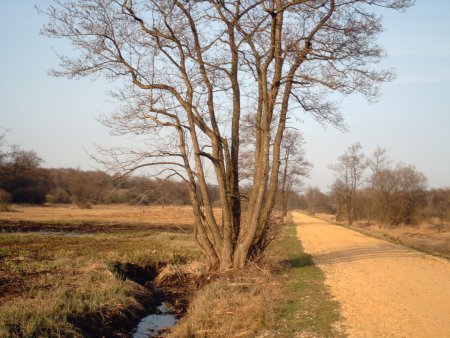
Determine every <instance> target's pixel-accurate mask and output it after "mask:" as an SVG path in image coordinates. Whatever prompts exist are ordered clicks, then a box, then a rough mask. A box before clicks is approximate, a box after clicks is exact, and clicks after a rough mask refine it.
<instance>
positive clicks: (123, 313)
mask: <svg viewBox="0 0 450 338" xmlns="http://www.w3.org/2000/svg"><path fill="white" fill-rule="evenodd" d="M9 210H10V211H8V212H2V213H0V229H1V232H0V304H1V305H0V336H1V337H32V336H35V337H37V336H48V337H57V336H70V337H97V336H112V337H114V336H115V337H124V336H125V337H126V336H129V335H130V332H131V330H132V328H133V327H134V326H135V325H136V324H137V322H138V321H139V319H140V318H141V317H143V316H144V315H146V314H148V313H150V312H152V311H154V310H155V307H156V306H157V305H158V304H160V303H161V301H166V302H168V303H169V304H170V306H171V310H172V312H173V313H174V314H175V315H176V316H177V317H179V318H181V317H182V318H181V319H180V320H179V323H178V324H177V325H176V326H175V327H174V328H173V329H172V330H169V331H167V332H166V333H165V334H166V335H168V336H170V337H186V336H195V337H224V336H240V337H254V336H255V335H269V336H270V335H274V334H276V335H277V336H280V337H291V336H292V335H294V334H295V332H299V331H301V332H309V333H311V332H313V333H314V332H316V333H321V334H322V333H326V334H331V332H333V328H332V323H333V322H334V321H335V320H337V317H338V310H337V305H336V304H334V303H333V302H332V301H331V298H330V295H329V294H328V292H327V289H326V287H325V286H324V285H323V275H322V274H321V272H320V270H319V269H318V268H316V267H315V266H314V265H313V264H312V261H311V260H310V259H309V258H308V256H307V255H306V254H304V253H302V251H301V246H300V244H299V242H297V240H296V238H295V227H293V226H282V222H279V223H278V224H279V229H278V232H279V236H278V237H277V239H276V240H275V241H274V243H273V244H274V245H272V246H271V248H270V249H269V251H268V252H267V255H266V257H264V259H262V260H261V261H259V262H258V263H252V264H250V266H249V267H248V269H247V270H246V271H230V272H229V273H224V274H220V275H219V274H215V273H211V272H208V271H207V270H206V268H205V265H204V264H203V257H202V255H201V253H200V250H199V249H198V247H197V245H196V243H195V241H194V238H193V235H192V233H193V227H192V221H193V219H192V216H191V212H190V208H188V207H167V208H163V207H159V206H151V207H137V206H126V205H122V206H94V207H93V208H92V209H78V208H76V207H72V206H70V207H67V206H65V207H64V206H52V207H34V206H14V205H13V206H9ZM217 213H220V211H219V210H217ZM304 313H306V314H307V315H304ZM236 318H239V321H237V320H236Z"/></svg>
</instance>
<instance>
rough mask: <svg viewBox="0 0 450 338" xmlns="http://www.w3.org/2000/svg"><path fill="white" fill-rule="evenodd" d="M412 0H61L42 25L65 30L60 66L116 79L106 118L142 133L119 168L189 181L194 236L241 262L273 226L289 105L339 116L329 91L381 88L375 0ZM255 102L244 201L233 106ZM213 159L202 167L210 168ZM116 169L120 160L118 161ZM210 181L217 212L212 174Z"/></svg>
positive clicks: (399, 6) (240, 109) (119, 129)
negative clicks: (113, 106) (67, 46)
mask: <svg viewBox="0 0 450 338" xmlns="http://www.w3.org/2000/svg"><path fill="white" fill-rule="evenodd" d="M411 4H412V0H371V1H367V0H324V1H309V0H289V1H288V0H257V1H255V0H233V1H231V0H230V1H217V0H203V1H186V0H83V1H81V0H78V1H76V0H72V1H62V0H55V1H54V5H53V6H50V7H49V8H48V9H47V10H44V12H45V13H46V14H47V15H48V17H49V23H48V25H46V26H45V27H44V34H47V35H48V36H51V37H55V38H64V39H68V40H70V41H71V42H72V44H73V46H74V47H75V49H76V55H75V56H62V57H61V68H60V70H59V71H55V72H54V75H57V76H69V77H80V76H89V75H94V76H105V77H106V78H108V79H110V80H121V81H122V82H121V83H125V84H124V88H123V89H122V90H118V91H116V92H115V97H116V98H117V99H118V100H119V101H120V102H122V104H121V107H120V108H119V109H118V110H117V112H116V113H115V114H113V115H112V116H110V118H109V119H107V121H105V122H106V124H107V125H108V126H109V127H111V128H112V130H113V131H114V132H115V133H117V134H134V135H138V136H140V137H141V140H144V141H143V142H142V148H141V149H134V150H120V151H119V150H118V151H116V152H114V153H113V154H112V155H113V161H114V162H115V163H119V164H120V168H121V169H122V170H124V171H125V172H132V171H134V170H137V169H139V168H143V167H149V166H157V167H158V168H160V169H158V170H159V171H160V173H161V174H166V176H170V175H172V176H177V177H178V178H179V179H181V180H183V181H184V182H186V185H187V187H188V189H189V192H190V198H191V202H192V206H193V212H194V215H195V237H196V239H197V242H198V244H199V245H200V247H201V249H202V250H203V252H204V254H205V256H206V258H207V260H208V263H209V266H210V267H211V269H230V268H233V267H234V268H242V267H244V266H245V264H246V262H247V261H248V259H249V258H251V255H252V252H254V249H255V248H256V247H258V245H260V243H262V238H263V237H264V236H265V234H266V233H267V227H268V224H269V223H270V222H269V218H270V214H271V211H272V209H273V206H274V201H275V195H276V192H277V190H278V180H279V169H280V154H281V140H282V138H283V132H284V129H285V126H286V120H287V118H288V117H289V116H290V115H292V114H293V112H295V111H307V112H309V113H310V114H312V115H314V116H315V117H316V118H317V119H318V120H319V121H321V122H324V123H331V124H334V125H337V126H339V125H342V117H341V115H340V114H339V112H338V110H337V107H336V105H335V104H334V103H333V102H332V101H331V100H330V98H329V96H328V94H330V93H331V92H335V91H337V92H340V93H343V94H345V95H347V94H351V93H355V92H357V93H361V94H363V95H364V96H366V97H367V98H369V99H370V98H372V97H373V96H374V95H376V89H377V84H379V83H381V82H384V81H387V80H390V79H391V78H392V74H390V73H389V72H385V71H379V70H375V69H372V68H371V67H370V65H371V64H373V63H376V62H377V61H378V60H379V59H380V57H382V56H383V51H382V49H381V48H380V47H379V46H378V45H377V44H376V37H377V36H378V34H379V33H380V32H381V31H382V25H381V19H380V17H379V16H378V15H375V14H374V13H372V12H371V8H372V7H373V6H376V7H387V8H391V9H396V10H403V9H405V8H407V7H408V6H409V5H411ZM245 114H252V115H253V116H254V121H255V128H254V132H253V138H254V139H255V153H254V158H255V166H254V172H253V175H252V176H253V178H252V182H253V185H252V187H251V192H250V194H249V197H248V209H247V210H246V212H245V213H242V210H241V196H240V191H239V177H240V173H239V149H240V124H241V116H244V115H245ZM209 168H210V170H209ZM116 169H117V168H116ZM208 181H210V182H212V183H213V184H215V185H217V186H218V189H219V193H220V203H221V207H222V219H221V220H218V219H217V218H216V217H215V215H214V213H213V206H212V203H211V200H210V196H209V194H208V189H207V182H208Z"/></svg>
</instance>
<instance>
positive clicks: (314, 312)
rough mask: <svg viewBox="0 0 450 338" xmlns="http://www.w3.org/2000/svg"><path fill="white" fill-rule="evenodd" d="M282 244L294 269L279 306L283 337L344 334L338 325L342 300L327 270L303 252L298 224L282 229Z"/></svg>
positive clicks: (287, 277)
mask: <svg viewBox="0 0 450 338" xmlns="http://www.w3.org/2000/svg"><path fill="white" fill-rule="evenodd" d="M282 236H283V240H282V242H281V246H282V248H283V249H284V251H285V252H286V257H287V262H286V263H288V265H289V266H290V268H289V269H288V270H287V276H286V283H285V285H284V287H285V289H286V293H287V294H288V297H287V301H286V302H285V303H284V304H282V305H281V307H280V309H279V312H278V313H279V315H280V322H281V323H282V324H281V328H280V329H279V332H278V334H279V335H278V336H279V337H296V336H298V335H299V334H303V335H304V336H305V337H340V336H341V337H342V336H344V335H343V334H342V333H340V332H339V330H338V328H337V327H336V325H333V324H336V323H337V322H338V321H339V319H340V308H339V303H338V302H336V301H335V300H333V299H332V296H331V294H330V292H329V290H328V288H327V287H326V285H325V284H324V282H325V277H324V274H323V272H322V271H321V270H320V269H319V268H318V267H317V266H316V265H314V262H313V260H312V257H311V255H308V254H307V253H305V252H304V251H303V247H302V245H301V243H300V241H299V240H298V239H297V232H296V225H295V224H293V223H288V224H287V225H286V226H284V228H283V231H282Z"/></svg>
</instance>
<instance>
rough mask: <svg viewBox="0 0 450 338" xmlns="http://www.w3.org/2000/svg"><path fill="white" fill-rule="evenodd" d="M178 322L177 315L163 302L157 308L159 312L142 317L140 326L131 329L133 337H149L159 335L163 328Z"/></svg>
mask: <svg viewBox="0 0 450 338" xmlns="http://www.w3.org/2000/svg"><path fill="white" fill-rule="evenodd" d="M176 322H177V319H176V318H175V316H174V315H173V314H172V313H171V312H170V310H169V309H168V307H167V306H166V305H165V304H164V303H163V304H161V305H160V306H158V308H157V312H156V313H154V314H150V315H148V316H146V317H144V318H142V319H141V321H140V322H139V324H138V326H137V327H136V328H135V329H134V330H133V331H131V335H132V337H133V338H148V337H155V336H157V335H158V334H159V333H160V331H161V329H163V328H167V327H172V326H174V325H175V323H176Z"/></svg>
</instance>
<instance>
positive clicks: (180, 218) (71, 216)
mask: <svg viewBox="0 0 450 338" xmlns="http://www.w3.org/2000/svg"><path fill="white" fill-rule="evenodd" d="M8 209H10V211H9V212H1V213H0V220H9V221H29V222H47V223H74V222H96V223H108V224H111V223H119V224H158V225H164V224H178V225H192V223H193V220H194V219H193V216H192V208H191V207H190V206H176V207H174V206H168V207H165V208H164V207H162V206H130V205H94V206H93V207H92V209H80V208H78V207H77V206H72V205H69V206H68V205H56V206H49V207H41V206H20V205H12V206H8ZM217 212H220V211H219V210H218V211H217Z"/></svg>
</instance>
